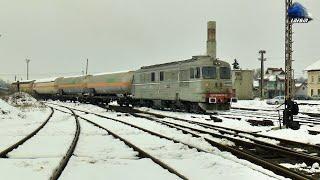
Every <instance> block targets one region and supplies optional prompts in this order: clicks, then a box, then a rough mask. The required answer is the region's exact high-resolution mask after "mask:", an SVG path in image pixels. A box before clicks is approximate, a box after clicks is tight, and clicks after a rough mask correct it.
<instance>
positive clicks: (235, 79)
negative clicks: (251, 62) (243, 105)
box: [232, 70, 253, 100]
mask: <svg viewBox="0 0 320 180" xmlns="http://www.w3.org/2000/svg"><path fill="white" fill-rule="evenodd" d="M232 86H233V89H235V90H236V97H237V98H238V99H240V100H241V99H253V71H252V70H233V71H232Z"/></svg>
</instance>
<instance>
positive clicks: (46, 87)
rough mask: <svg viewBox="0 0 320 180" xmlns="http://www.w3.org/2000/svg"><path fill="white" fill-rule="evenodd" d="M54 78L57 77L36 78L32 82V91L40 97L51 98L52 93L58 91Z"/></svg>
mask: <svg viewBox="0 0 320 180" xmlns="http://www.w3.org/2000/svg"><path fill="white" fill-rule="evenodd" d="M56 79H59V78H48V79H40V80H36V81H34V83H33V92H34V94H37V95H38V96H39V95H41V97H42V98H45V99H47V98H52V95H53V94H57V93H58V88H57V84H56Z"/></svg>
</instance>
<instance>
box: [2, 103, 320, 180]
mask: <svg viewBox="0 0 320 180" xmlns="http://www.w3.org/2000/svg"><path fill="white" fill-rule="evenodd" d="M54 103H60V104H64V105H68V106H72V107H75V108H78V109H82V110H87V111H91V112H95V113H99V114H101V115H105V116H108V117H112V118H115V119H118V120H120V121H124V122H127V123H130V124H134V125H136V126H139V127H142V128H145V129H148V130H151V131H154V132H157V133H160V134H163V135H165V136H168V137H170V138H173V139H176V140H178V141H181V142H184V143H186V144H190V145H192V146H196V147H199V148H201V149H203V150H205V151H207V152H208V153H205V152H198V151H196V150H195V149H190V148H188V147H187V146H185V145H183V144H179V143H173V142H171V141H169V140H166V139H161V138H158V137H156V136H153V135H150V134H148V133H146V132H143V131H141V130H138V129H135V128H133V127H130V126H128V125H125V124H122V123H119V122H115V121H112V120H107V119H105V118H102V117H98V116H95V115H92V114H85V113H80V112H77V113H78V114H79V115H81V116H83V117H86V118H88V119H90V120H92V121H94V122H96V123H98V124H100V125H101V126H103V127H105V128H107V129H109V130H111V131H113V132H115V133H117V134H118V135H120V136H121V137H123V138H125V139H128V140H129V141H131V142H132V143H133V144H135V145H136V146H138V147H139V148H141V149H143V150H145V151H146V152H148V153H150V154H152V155H153V156H155V157H156V158H159V159H160V160H161V161H163V162H164V163H166V164H167V165H169V166H170V167H173V168H174V169H176V170H177V171H178V172H179V173H181V174H183V175H185V176H187V177H188V178H190V179H201V180H203V179H246V180H247V179H284V178H283V177H281V176H278V175H276V174H274V173H273V172H270V171H268V170H265V169H263V168H262V167H260V166H257V165H254V164H252V163H250V162H248V161H245V160H242V159H238V158H237V157H235V156H233V155H232V154H230V153H228V152H223V151H220V150H219V149H217V148H215V147H212V146H211V145H210V144H208V143H207V142H206V141H205V140H204V139H203V138H195V137H192V136H190V135H187V134H183V133H182V132H181V131H177V130H176V129H173V128H170V127H168V126H164V125H161V124H159V123H157V122H152V121H149V120H147V119H145V118H138V117H133V116H131V115H127V114H123V113H116V112H110V111H107V110H106V109H103V108H100V107H98V106H94V105H89V104H80V103H64V102H58V101H55V102H54ZM31 104H35V102H33V103H31ZM18 105H19V104H18ZM22 106H23V108H18V107H13V106H11V105H9V104H7V103H6V102H4V101H2V100H0V151H1V150H3V149H5V148H7V147H8V146H10V145H12V144H13V143H15V142H16V141H18V140H20V139H22V138H23V137H24V136H25V135H27V134H29V133H30V132H31V131H33V130H34V129H35V128H37V127H38V126H39V125H40V124H41V123H42V122H43V121H45V119H46V118H47V116H48V115H49V113H50V110H49V109H48V108H44V107H42V105H41V103H40V105H39V103H37V105H35V107H32V106H31V107H29V106H27V107H26V106H24V105H22ZM232 106H234V107H246V108H257V109H266V108H268V109H275V108H276V106H272V105H267V104H266V103H265V102H264V101H259V100H253V101H238V102H237V103H234V104H233V105H232ZM319 107H320V105H319ZM59 109H63V110H64V111H68V110H67V109H65V108H61V107H59ZM140 110H143V111H149V112H155V113H160V114H164V115H168V116H172V117H179V118H183V119H188V120H192V121H198V122H202V123H208V124H214V125H217V126H222V127H229V128H234V129H239V130H244V131H252V132H259V133H261V134H265V135H269V136H275V137H280V138H284V139H291V140H295V141H296V140H299V141H301V142H306V143H311V144H320V135H310V134H308V128H310V127H307V126H305V125H303V126H301V129H300V130H296V131H294V130H289V129H274V128H275V127H274V126H271V127H265V126H261V127H260V126H252V125H250V123H248V122H247V121H245V119H241V120H236V119H230V118H226V117H222V116H221V117H220V118H221V119H222V122H214V121H212V120H211V119H210V117H209V116H208V115H199V114H192V113H183V112H169V111H159V110H154V109H150V108H140ZM319 112H320V111H319ZM217 116H219V115H217ZM163 120H165V121H169V122H175V123H177V121H174V120H173V119H170V118H166V119H163ZM80 123H81V134H80V139H79V142H78V145H77V147H76V150H75V152H74V156H72V158H71V159H70V161H69V163H68V165H67V167H66V169H65V170H64V172H63V173H62V175H61V177H60V179H79V180H81V179H129V178H130V179H179V178H178V177H177V176H176V175H174V174H172V173H170V172H168V171H167V170H165V169H163V168H162V167H161V166H159V165H157V164H156V163H154V162H153V161H151V160H150V159H148V158H143V159H141V158H138V157H137V152H135V151H134V150H133V149H131V148H129V147H128V146H127V145H125V144H124V143H123V142H122V141H120V140H118V139H115V138H114V137H113V136H111V135H109V134H108V133H107V132H105V131H104V130H102V129H99V128H97V127H95V126H92V125H91V124H89V123H87V122H85V121H83V120H80ZM180 123H181V122H180ZM181 124H184V123H181ZM315 127H316V126H315ZM197 128H199V127H197ZM319 129H320V128H319ZM74 132H75V121H74V118H73V117H72V116H71V115H68V114H65V113H62V112H59V111H55V113H54V116H53V117H52V119H51V120H50V121H49V122H48V124H47V125H46V126H45V127H44V128H43V129H42V130H40V131H39V133H38V134H37V135H36V136H34V137H32V138H31V139H30V140H28V141H27V142H26V143H24V144H23V145H22V146H20V147H19V148H17V149H16V150H14V151H12V152H11V153H9V154H8V156H9V158H8V159H0V169H1V170H4V173H1V177H4V178H5V179H21V178H22V177H24V178H25V177H27V178H28V179H48V178H49V177H50V175H51V174H52V171H53V170H54V169H55V168H56V167H57V165H58V163H59V161H60V160H61V158H62V156H63V155H64V154H65V153H66V151H67V148H68V147H69V145H70V143H71V141H72V138H73V135H74ZM208 138H211V139H212V140H214V141H217V142H222V143H230V142H228V141H227V140H223V139H222V140H221V139H214V138H212V137H208ZM262 140H263V139H262ZM272 143H277V142H272ZM286 166H288V167H289V166H291V167H293V166H299V167H300V166H302V165H290V164H288V165H286ZM229 169H230V170H229ZM318 169H319V167H318V166H315V167H314V170H315V171H317V170H318ZM12 172H19V173H12Z"/></svg>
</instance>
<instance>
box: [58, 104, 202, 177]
mask: <svg viewBox="0 0 320 180" xmlns="http://www.w3.org/2000/svg"><path fill="white" fill-rule="evenodd" d="M61 107H64V108H68V109H70V110H72V111H73V110H74V111H78V110H76V109H73V108H70V107H67V106H61ZM56 110H59V111H61V112H64V113H68V112H65V111H63V110H60V109H56ZM73 115H74V116H75V117H76V118H80V119H82V120H84V121H86V122H88V123H90V124H91V125H93V126H95V127H98V128H100V129H102V130H104V131H106V132H107V133H108V134H110V135H111V136H113V137H114V138H115V139H119V140H120V141H122V142H124V143H125V144H126V145H127V146H128V147H130V148H132V149H133V150H134V151H136V152H138V157H139V158H149V159H151V160H152V161H153V162H154V163H156V164H158V165H159V166H161V167H162V168H163V169H166V170H168V171H169V172H171V173H172V174H175V175H176V176H178V177H180V178H181V179H188V178H187V177H186V176H185V175H182V174H181V173H179V172H178V171H177V170H175V169H174V168H172V167H170V166H169V165H167V164H166V163H164V162H162V161H161V160H160V159H158V158H156V157H155V156H153V155H151V154H150V153H148V152H146V151H144V150H142V149H141V148H139V147H138V146H136V145H135V144H133V143H132V142H130V141H129V140H127V139H125V138H123V137H121V136H120V135H118V134H117V133H115V132H113V131H111V130H110V129H107V128H106V127H104V126H101V125H99V124H98V123H95V122H93V121H91V120H89V119H88V118H84V117H81V116H80V115H76V114H75V113H74V112H73ZM100 117H103V118H107V119H110V120H114V121H116V122H120V123H124V122H121V121H119V120H116V119H113V118H109V117H106V116H100ZM125 124H126V125H128V126H131V127H133V128H137V129H139V130H142V131H145V132H147V133H150V134H152V135H154V136H157V137H160V138H164V139H168V140H172V141H174V142H175V143H179V142H178V141H176V140H174V139H171V138H169V137H166V136H163V135H160V134H158V133H155V132H152V131H149V130H146V129H143V128H140V127H138V126H134V125H131V124H129V123H125ZM184 145H186V146H188V147H189V148H196V147H193V146H191V145H188V144H184ZM196 149H197V150H198V151H202V152H205V150H202V149H200V148H196Z"/></svg>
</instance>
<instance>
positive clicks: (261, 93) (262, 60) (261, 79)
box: [259, 50, 266, 99]
mask: <svg viewBox="0 0 320 180" xmlns="http://www.w3.org/2000/svg"><path fill="white" fill-rule="evenodd" d="M259 53H260V55H261V57H260V58H259V60H260V61H261V72H260V99H263V97H264V94H263V84H264V83H263V80H264V77H263V76H264V61H266V58H264V54H265V53H266V51H265V50H260V51H259Z"/></svg>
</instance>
